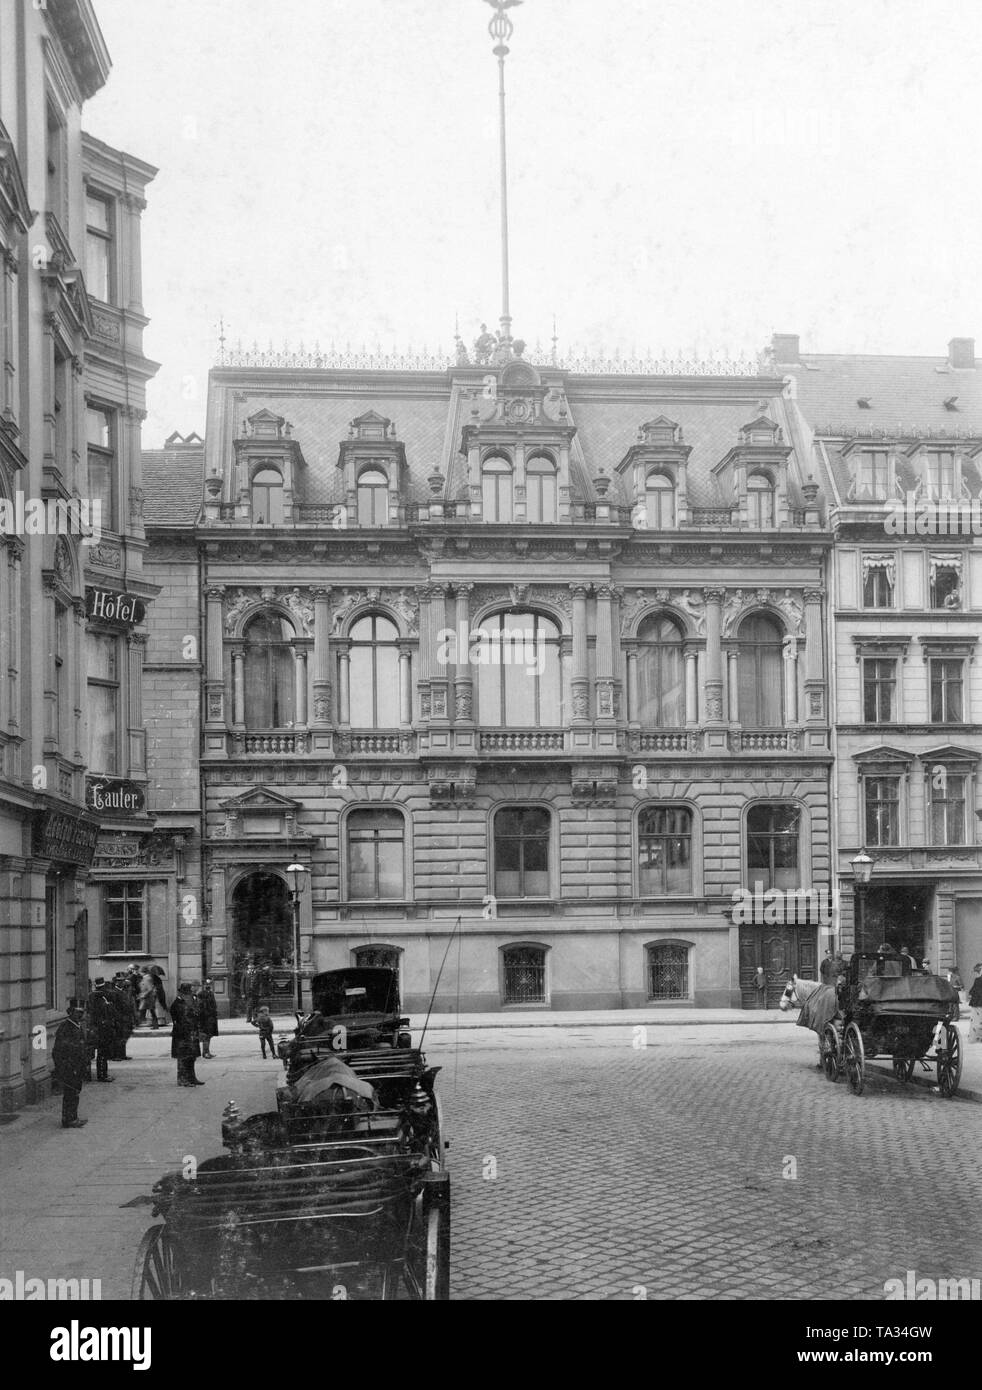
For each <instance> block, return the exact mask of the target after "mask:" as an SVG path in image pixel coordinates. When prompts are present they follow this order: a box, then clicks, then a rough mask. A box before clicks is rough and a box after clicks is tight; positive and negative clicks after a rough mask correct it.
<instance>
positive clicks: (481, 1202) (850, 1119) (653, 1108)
mask: <svg viewBox="0 0 982 1390" xmlns="http://www.w3.org/2000/svg"><path fill="white" fill-rule="evenodd" d="M634 1041H635V1034H634V1031H633V1030H632V1028H631V1027H624V1028H620V1027H606V1028H583V1029H569V1030H566V1029H554V1028H545V1029H543V1028H538V1029H527V1030H520V1031H519V1030H508V1029H500V1028H499V1029H495V1030H487V1031H478V1030H472V1031H461V1032H460V1034H459V1038H456V1037H455V1035H454V1033H453V1032H452V1031H436V1032H433V1033H432V1034H431V1035H430V1037H428V1038H427V1042H426V1050H427V1053H428V1056H429V1058H430V1061H431V1062H432V1063H434V1064H439V1065H442V1067H443V1071H442V1073H441V1076H440V1079H439V1083H438V1085H439V1091H440V1094H441V1097H442V1101H443V1107H444V1114H445V1130H446V1133H447V1134H448V1135H449V1136H450V1137H451V1139H452V1148H451V1151H450V1155H449V1163H450V1169H451V1173H452V1182H453V1257H452V1297H453V1298H455V1299H529V1298H533V1299H577V1298H581V1299H614V1300H630V1299H633V1298H638V1297H643V1296H647V1297H648V1298H649V1299H665V1298H692V1299H705V1298H720V1299H733V1298H755V1299H756V1298H765V1299H773V1298H785V1299H829V1298H874V1299H875V1298H882V1297H883V1285H884V1282H885V1281H886V1280H887V1279H890V1278H894V1277H900V1278H904V1276H905V1274H906V1271H907V1270H908V1269H911V1270H915V1271H916V1272H917V1274H918V1276H925V1275H926V1276H931V1277H934V1278H939V1277H976V1278H977V1277H979V1276H980V1274H982V1262H980V1256H979V1249H980V1240H979V1236H980V1233H982V1222H980V1217H979V1213H980V1211H982V1174H980V1172H979V1167H978V1163H977V1156H976V1155H977V1144H978V1126H979V1111H978V1108H977V1106H975V1105H973V1104H972V1103H970V1102H968V1101H962V1100H957V1099H956V1100H954V1101H945V1100H942V1099H941V1098H940V1097H938V1096H936V1095H933V1094H931V1093H930V1092H929V1091H928V1090H927V1089H926V1088H922V1087H916V1088H912V1089H910V1090H901V1089H900V1087H898V1086H897V1085H896V1084H895V1083H894V1082H893V1081H892V1080H889V1079H886V1078H884V1077H883V1076H882V1074H871V1076H870V1079H869V1080H868V1082H867V1089H866V1093H865V1094H864V1095H863V1096H862V1097H860V1098H856V1097H854V1096H852V1095H851V1094H850V1092H849V1091H848V1089H847V1088H846V1086H845V1085H844V1084H843V1083H840V1084H838V1085H835V1086H833V1085H830V1084H829V1082H828V1081H826V1080H825V1078H824V1077H823V1076H822V1074H821V1073H820V1072H819V1070H818V1068H817V1067H816V1066H815V1059H816V1050H815V1044H814V1039H813V1037H812V1035H811V1034H810V1033H805V1032H804V1031H802V1030H799V1029H795V1028H794V1027H793V1026H791V1025H790V1022H789V1025H788V1027H787V1029H784V1028H780V1029H777V1028H774V1027H770V1028H767V1027H760V1026H757V1027H755V1026H754V1025H737V1026H726V1027H723V1026H719V1027H716V1026H711V1027H706V1026H703V1027H689V1028H685V1027H682V1028H679V1029H674V1028H654V1029H649V1030H648V1035H647V1044H648V1045H647V1046H646V1047H640V1048H636V1047H634V1046H633V1043H634ZM218 1042H219V1044H220V1052H219V1054H218V1056H217V1057H216V1059H215V1061H214V1062H199V1064H198V1071H199V1075H201V1076H203V1077H205V1078H206V1080H207V1082H208V1084H207V1085H206V1086H204V1087H202V1088H201V1089H200V1090H198V1091H197V1092H194V1093H189V1092H186V1091H182V1090H180V1089H179V1088H178V1087H176V1086H175V1085H174V1084H173V1075H172V1072H173V1065H174V1064H173V1063H172V1062H171V1061H170V1059H169V1057H167V1056H166V1055H165V1049H166V1048H167V1046H168V1043H167V1040H165V1039H161V1038H156V1037H155V1038H140V1039H137V1040H134V1042H133V1044H132V1045H131V1050H132V1052H133V1055H134V1060H132V1061H130V1062H129V1063H126V1064H119V1065H117V1066H115V1068H114V1074H115V1076H116V1077H117V1078H118V1079H117V1082H116V1084H115V1085H113V1086H112V1087H101V1086H94V1085H93V1086H90V1087H87V1088H86V1089H85V1091H84V1092H83V1097H82V1107H81V1109H82V1113H83V1114H85V1115H87V1116H88V1117H89V1120H90V1123H89V1125H88V1126H87V1127H86V1129H85V1130H84V1131H77V1132H71V1133H65V1132H64V1131H63V1130H62V1129H61V1128H60V1127H59V1125H58V1123H57V1118H58V1106H57V1103H56V1102H52V1103H50V1104H49V1105H48V1106H47V1107H45V1109H44V1111H43V1113H42V1114H40V1115H37V1116H31V1117H30V1119H29V1121H25V1120H24V1119H22V1120H19V1121H18V1122H17V1123H16V1124H15V1125H13V1126H11V1127H9V1128H7V1129H6V1130H5V1131H4V1132H2V1133H0V1162H2V1166H3V1173H4V1178H3V1184H2V1197H0V1229H2V1231H3V1248H2V1250H0V1275H3V1276H7V1277H9V1276H10V1275H11V1274H12V1273H13V1272H14V1271H16V1270H17V1269H21V1270H24V1271H25V1272H26V1273H28V1274H29V1275H37V1276H42V1277H52V1276H60V1277H79V1278H81V1277H88V1278H101V1279H102V1281H103V1287H102V1294H103V1298H126V1297H128V1296H129V1284H130V1276H131V1272H132V1262H133V1256H134V1254H135V1251H136V1248H137V1244H138V1242H139V1239H140V1236H141V1234H142V1232H143V1231H144V1229H145V1228H146V1226H147V1225H148V1224H150V1211H149V1206H148V1205H147V1204H146V1202H145V1201H144V1200H141V1199H143V1198H145V1196H146V1194H147V1193H149V1190H150V1186H151V1185H152V1182H153V1181H154V1180H155V1179H156V1178H157V1177H159V1176H161V1175H162V1174H163V1173H165V1172H167V1171H171V1170H174V1169H176V1168H177V1167H179V1165H180V1162H181V1160H182V1158H183V1156H184V1155H186V1154H195V1155H196V1156H197V1157H198V1158H199V1159H201V1158H205V1157H209V1156H212V1155H214V1154H217V1153H219V1152H220V1151H221V1149H220V1139H219V1126H220V1115H221V1109H222V1106H223V1105H224V1103H225V1101H226V1100H227V1099H228V1098H230V1097H234V1098H235V1099H236V1101H237V1102H238V1104H239V1106H240V1108H241V1110H242V1112H243V1113H244V1114H247V1113H249V1112H250V1111H254V1110H260V1109H265V1108H271V1107H272V1103H273V1090H274V1086H275V1084H277V1083H278V1082H279V1081H280V1079H281V1077H282V1072H281V1070H280V1067H279V1064H278V1063H271V1062H269V1061H267V1062H265V1063H264V1062H263V1061H262V1060H261V1059H260V1058H259V1056H258V1055H257V1053H256V1051H255V1041H254V1039H250V1038H247V1037H227V1038H220V1039H219V1040H218ZM792 1172H796V1174H797V1175H796V1176H785V1173H788V1174H790V1173H792Z"/></svg>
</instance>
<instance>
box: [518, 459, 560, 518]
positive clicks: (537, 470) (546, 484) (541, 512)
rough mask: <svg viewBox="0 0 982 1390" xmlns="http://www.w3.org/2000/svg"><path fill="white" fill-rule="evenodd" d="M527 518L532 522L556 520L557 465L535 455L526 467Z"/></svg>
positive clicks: (550, 460)
mask: <svg viewBox="0 0 982 1390" xmlns="http://www.w3.org/2000/svg"><path fill="white" fill-rule="evenodd" d="M525 483H526V494H525V495H526V516H527V517H528V519H529V521H531V522H543V521H555V520H556V465H555V464H554V463H553V461H552V459H551V458H549V457H548V456H547V455H546V454H535V455H534V456H533V457H532V458H530V459H529V461H528V462H527V463H526V465H525Z"/></svg>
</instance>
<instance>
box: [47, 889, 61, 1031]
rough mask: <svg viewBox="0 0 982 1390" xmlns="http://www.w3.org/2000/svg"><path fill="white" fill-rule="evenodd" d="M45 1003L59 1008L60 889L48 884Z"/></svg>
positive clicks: (49, 1006)
mask: <svg viewBox="0 0 982 1390" xmlns="http://www.w3.org/2000/svg"><path fill="white" fill-rule="evenodd" d="M44 995H45V998H44V1002H45V1004H46V1005H47V1006H48V1008H49V1009H56V1008H57V1007H58V889H57V888H56V887H54V886H53V885H52V884H50V883H49V884H46V885H45V889H44Z"/></svg>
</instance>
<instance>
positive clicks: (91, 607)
mask: <svg viewBox="0 0 982 1390" xmlns="http://www.w3.org/2000/svg"><path fill="white" fill-rule="evenodd" d="M85 616H86V617H87V618H90V619H92V620H93V621H97V622H100V623H114V624H116V626H118V627H135V626H136V624H137V623H142V622H143V619H144V618H145V617H146V616H147V606H146V604H145V603H144V602H143V600H142V599H141V598H137V596H136V595H135V594H123V593H120V592H119V591H118V590H117V589H93V588H87V589H86V590H85Z"/></svg>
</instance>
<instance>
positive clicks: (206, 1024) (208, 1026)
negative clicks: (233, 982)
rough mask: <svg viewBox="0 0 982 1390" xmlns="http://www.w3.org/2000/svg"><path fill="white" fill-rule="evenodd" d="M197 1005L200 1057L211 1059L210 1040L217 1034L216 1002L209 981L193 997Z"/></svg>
mask: <svg viewBox="0 0 982 1390" xmlns="http://www.w3.org/2000/svg"><path fill="white" fill-rule="evenodd" d="M195 1000H196V1003H197V1005H198V1041H199V1042H200V1043H201V1055H202V1057H208V1058H210V1057H212V1056H213V1055H214V1054H213V1053H212V1051H211V1040H212V1038H214V1037H215V1036H216V1035H217V1033H218V1000H217V999H216V998H215V991H214V990H213V989H212V985H211V980H205V982H204V984H203V985H202V987H201V989H199V990H198V993H197V995H196V996H195Z"/></svg>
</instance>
